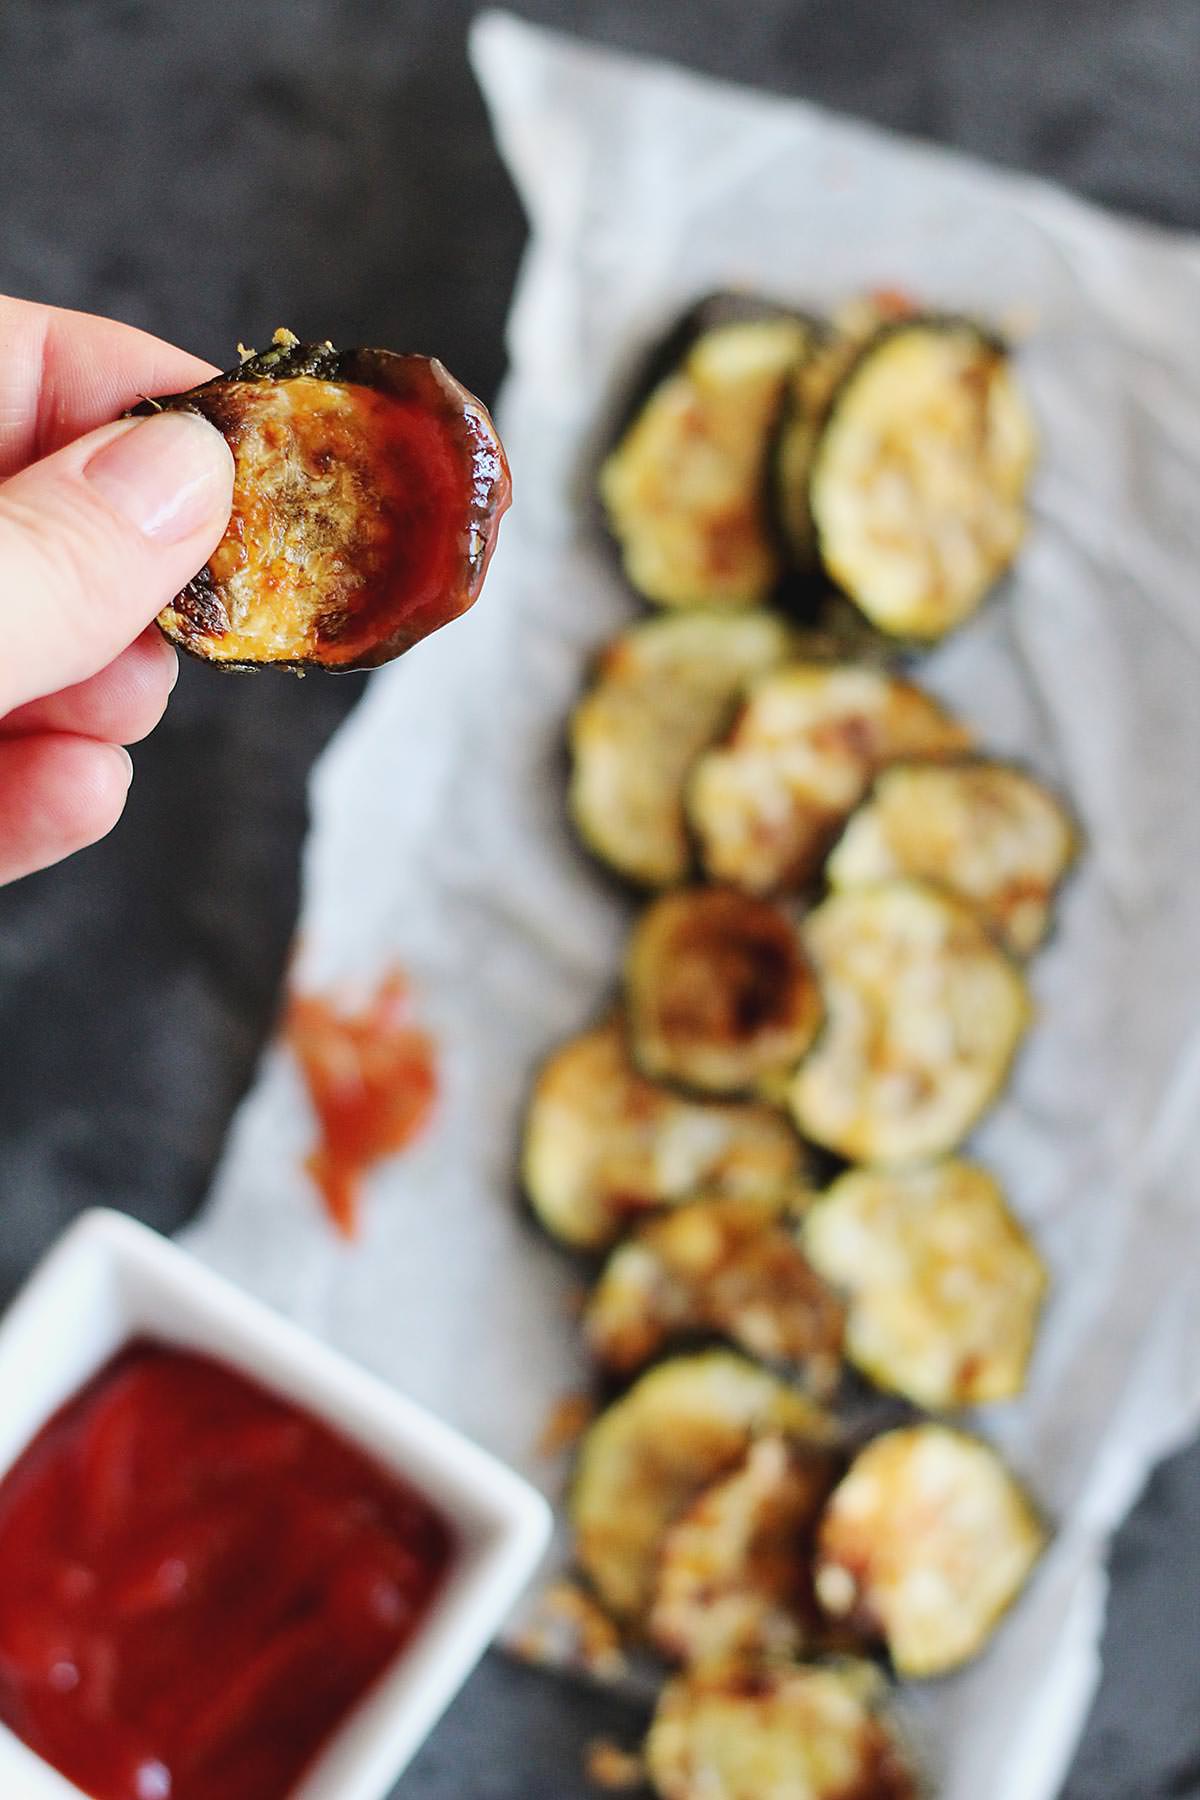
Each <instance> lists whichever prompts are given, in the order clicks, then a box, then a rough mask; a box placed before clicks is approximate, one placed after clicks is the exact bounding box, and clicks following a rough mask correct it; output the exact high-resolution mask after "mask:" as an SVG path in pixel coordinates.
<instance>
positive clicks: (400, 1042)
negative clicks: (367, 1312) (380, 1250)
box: [284, 971, 438, 1238]
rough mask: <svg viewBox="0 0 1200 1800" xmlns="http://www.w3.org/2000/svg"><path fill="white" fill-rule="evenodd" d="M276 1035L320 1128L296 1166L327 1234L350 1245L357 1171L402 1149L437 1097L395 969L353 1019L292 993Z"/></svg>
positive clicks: (432, 1055)
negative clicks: (312, 1187) (321, 1208)
mask: <svg viewBox="0 0 1200 1800" xmlns="http://www.w3.org/2000/svg"><path fill="white" fill-rule="evenodd" d="M284 1036H285V1038H286V1040H287V1042H288V1043H289V1044H290V1046H291V1048H292V1052H293V1054H294V1055H295V1057H296V1060H297V1062H298V1063H299V1065H300V1069H301V1072H302V1073H303V1075H304V1080H305V1083H306V1085H307V1087H308V1091H309V1094H310V1096H311V1098H312V1103H313V1109H314V1111H315V1112H316V1115H317V1122H318V1125H319V1126H320V1133H321V1135H320V1141H319V1142H318V1144H317V1147H316V1149H315V1150H314V1151H313V1152H312V1154H311V1155H310V1156H309V1157H308V1159H307V1161H306V1163H305V1167H306V1168H307V1169H308V1171H309V1173H310V1174H311V1175H312V1177H313V1180H314V1181H315V1182H316V1184H317V1186H318V1188H319V1189H320V1191H321V1196H322V1198H323V1199H324V1202H325V1205H326V1207H327V1209H328V1212H329V1216H330V1218H331V1219H332V1220H333V1222H334V1224H335V1225H336V1227H337V1229H338V1230H339V1231H340V1232H341V1233H342V1235H343V1237H347V1238H352V1237H353V1236H354V1235H355V1233H356V1231H357V1228H358V1202H359V1196H360V1193H361V1191H362V1183H363V1177H364V1175H365V1174H366V1172H367V1170H368V1169H369V1168H370V1167H371V1165H372V1164H373V1163H376V1162H379V1161H380V1160H381V1159H382V1158H383V1157H385V1156H392V1155H394V1154H395V1152H396V1151H398V1150H403V1149H404V1148H405V1147H406V1146H407V1145H408V1144H411V1143H412V1141H413V1139H414V1138H416V1137H418V1136H419V1135H420V1133H421V1132H422V1131H423V1130H424V1128H425V1126H426V1125H427V1123H428V1122H429V1118H430V1115H431V1113H432V1111H433V1107H434V1102H435V1101H436V1099H437V1091H438V1082H437V1060H436V1049H435V1045H434V1042H433V1039H432V1038H431V1037H430V1035H429V1033H428V1032H427V1031H423V1030H421V1028H420V1027H419V1026H416V1025H414V1024H412V1022H411V1020H410V1018H409V1000H408V983H407V981H406V980H405V978H404V976H403V975H402V974H401V973H400V972H399V971H393V972H392V973H391V974H390V975H388V976H387V977H386V978H385V980H384V981H383V982H382V984H381V985H380V987H379V989H378V990H377V992H376V993H375V995H374V996H373V998H372V999H371V1000H370V1001H368V1003H367V1004H366V1005H365V1006H364V1007H363V1008H362V1009H361V1010H360V1011H357V1012H349V1011H346V1010H344V1009H342V1008H340V1007H338V1006H336V1005H335V1004H334V1003H332V1002H331V1001H329V1000H328V999H325V998H323V997H322V996H320V995H317V994H301V993H297V994H293V996H292V999H291V1001H290V1003H289V1005H288V1011H287V1017H286V1020H285V1022H284Z"/></svg>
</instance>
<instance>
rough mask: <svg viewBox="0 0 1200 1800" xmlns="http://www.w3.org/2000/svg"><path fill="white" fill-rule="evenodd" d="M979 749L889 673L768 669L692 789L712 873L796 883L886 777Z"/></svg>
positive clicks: (740, 882) (754, 885)
mask: <svg viewBox="0 0 1200 1800" xmlns="http://www.w3.org/2000/svg"><path fill="white" fill-rule="evenodd" d="M969 744H970V736H969V733H968V732H967V730H966V727H965V726H963V725H961V724H960V723H959V722H958V721H957V720H956V719H952V718H951V717H950V715H949V714H948V713H946V712H945V711H944V710H943V709H942V707H940V706H939V705H938V703H937V702H936V701H935V700H934V699H932V698H931V697H930V696H929V695H928V694H925V693H922V691H921V690H920V689H919V688H917V687H914V686H913V685H912V684H911V683H910V682H907V681H900V680H898V679H897V678H896V677H895V676H891V675H887V674H885V673H883V672H882V671H881V670H877V669H869V668H859V667H855V666H852V665H850V664H834V665H827V664H822V663H791V664H789V665H788V666H787V667H785V668H782V669H778V670H775V671H773V672H771V673H768V674H766V675H764V676H762V677H760V678H759V680H757V681H756V682H755V683H754V684H753V686H752V687H751V688H750V689H749V692H748V695H747V698H746V702H745V704H744V706H743V707H742V710H741V713H740V715H739V716H738V719H737V721H736V723H735V725H734V727H733V730H732V731H731V733H730V735H729V738H728V739H727V741H726V742H725V743H724V744H722V745H720V746H719V747H718V748H716V749H713V750H709V751H707V752H706V753H705V754H704V755H703V756H701V757H700V759H699V761H698V762H697V764H696V768H695V771H694V773H693V776H692V780H691V783H690V785H689V789H688V797H687V799H688V813H689V817H690V819H691V823H692V827H693V829H694V830H695V833H696V836H697V838H698V840H699V844H700V853H701V860H702V861H703V864H704V867H705V869H706V870H707V872H708V874H709V875H711V876H712V877H713V878H714V879H715V880H718V881H728V882H732V883H733V884H734V885H735V886H737V887H741V888H745V889H747V890H748V891H749V892H750V893H755V894H766V893H771V892H774V891H776V890H778V889H781V888H788V887H796V886H798V885H800V884H802V883H804V882H806V881H808V880H809V879H811V877H812V876H813V875H814V874H815V873H816V871H817V869H818V867H819V866H820V863H821V859H822V858H823V856H824V855H825V852H826V850H827V849H828V848H829V845H830V843H831V842H832V840H833V838H834V837H835V836H836V834H837V832H838V830H839V829H840V828H841V826H842V824H843V822H844V821H845V819H846V817H847V815H848V814H849V813H850V812H851V811H852V810H853V808H854V807H855V806H857V805H858V802H859V801H860V800H861V799H862V797H863V794H864V793H865V792H866V789H867V787H868V785H869V783H870V781H871V779H872V777H873V776H874V775H875V773H876V772H877V770H879V769H881V768H883V767H884V765H885V764H887V763H890V762H895V761H897V760H898V759H899V758H901V757H913V756H928V757H943V756H957V755H960V754H961V753H962V751H963V750H965V749H966V748H967V747H968V746H969Z"/></svg>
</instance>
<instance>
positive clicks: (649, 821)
mask: <svg viewBox="0 0 1200 1800" xmlns="http://www.w3.org/2000/svg"><path fill="white" fill-rule="evenodd" d="M790 643H791V633H790V631H789V629H788V627H787V625H786V624H785V623H784V621H783V620H782V619H779V618H776V617H775V616H773V615H772V614H770V613H765V612H759V611H751V612H738V613H729V614H722V613H713V612H711V611H703V612H702V611H690V612H681V613H675V614H672V615H670V616H668V617H665V618H658V619H649V620H645V621H643V622H642V623H641V624H638V625H635V626H633V627H632V628H631V629H630V630H629V631H625V632H622V633H621V635H620V637H617V638H614V639H613V640H612V642H611V643H610V644H608V645H606V646H605V648H604V650H603V651H602V652H601V654H600V656H599V658H598V659H597V664H596V670H595V677H594V680H593V682H592V684H591V686H590V687H589V689H588V691H587V693H586V694H585V695H584V696H583V699H582V700H581V701H580V702H579V705H578V706H577V707H576V709H575V711H574V713H573V714H572V717H571V730H570V741H571V785H570V795H569V799H570V808H571V816H572V818H573V820H574V822H575V825H576V828H577V830H578V831H579V834H580V836H581V837H582V839H583V841H584V843H585V844H586V846H587V848H588V849H589V850H590V851H591V852H592V853H593V855H595V856H598V857H599V858H600V859H601V860H602V861H603V862H604V863H606V864H607V865H608V866H609V867H610V868H612V869H614V870H615V871H616V872H617V874H618V875H620V876H622V877H624V879H626V880H627V881H633V882H637V883H639V884H640V885H643V886H646V887H665V886H666V885H667V884H668V883H670V882H673V881H682V880H683V879H684V877H685V876H686V875H687V873H688V870H689V869H690V867H691V864H692V847H691V843H690V841H689V838H688V830H687V822H686V819H685V817H684V807H683V795H684V787H685V785H686V780H687V774H688V770H689V769H690V768H691V766H692V763H693V762H694V761H695V759H696V757H697V756H698V755H699V754H700V752H701V751H702V750H705V749H707V748H708V746H709V745H710V744H712V743H714V742H715V741H716V739H717V738H718V737H719V736H720V735H721V733H722V731H723V730H724V729H725V727H726V725H727V724H728V723H729V719H730V715H731V714H732V712H733V709H734V707H735V705H736V703H737V701H738V699H739V697H740V695H741V693H742V690H743V688H744V687H745V685H746V683H747V682H748V681H749V680H751V679H752V678H753V677H754V676H755V675H759V674H761V673H762V672H763V671H764V670H765V669H768V668H771V667H773V666H774V665H775V664H776V663H780V662H782V661H783V659H784V657H785V656H786V655H787V653H788V649H789V646H790Z"/></svg>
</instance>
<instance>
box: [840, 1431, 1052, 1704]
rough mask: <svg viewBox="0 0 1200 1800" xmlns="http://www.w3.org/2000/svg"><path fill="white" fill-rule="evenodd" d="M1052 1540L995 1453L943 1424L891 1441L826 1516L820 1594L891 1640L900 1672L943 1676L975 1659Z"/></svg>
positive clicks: (888, 1437)
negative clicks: (1048, 1540)
mask: <svg viewBox="0 0 1200 1800" xmlns="http://www.w3.org/2000/svg"><path fill="white" fill-rule="evenodd" d="M1045 1541H1046V1533H1045V1530H1044V1527H1043V1525H1042V1523H1041V1520H1040V1519H1039V1518H1038V1516H1037V1513H1036V1512H1035V1511H1034V1508H1033V1506H1032V1505H1031V1503H1030V1501H1029V1499H1028V1498H1027V1496H1026V1495H1025V1493H1024V1492H1023V1491H1022V1489H1021V1488H1020V1487H1019V1486H1018V1484H1017V1482H1016V1481H1015V1480H1014V1479H1013V1477H1012V1476H1011V1475H1010V1474H1009V1472H1008V1470H1007V1469H1006V1468H1005V1466H1004V1464H1003V1463H1002V1462H1001V1460H1000V1458H999V1456H997V1454H996V1452H995V1451H994V1450H993V1449H992V1448H991V1446H990V1445H989V1444H984V1443H982V1442H981V1441H980V1440H979V1439H978V1438H973V1437H968V1436H967V1435H966V1434H965V1433H964V1432H961V1431H953V1430H951V1429H950V1428H949V1427H948V1426H945V1425H933V1424H922V1425H910V1426H905V1427H903V1428H902V1429H901V1430H899V1431H889V1432H886V1433H885V1434H884V1435H883V1436H882V1437H879V1438H875V1439H874V1441H873V1442H871V1443H870V1444H868V1445H867V1447H866V1448H865V1449H864V1450H862V1451H860V1452H859V1454H858V1456H856V1457H855V1459H854V1461H853V1463H852V1464H851V1466H850V1469H849V1471H848V1473H847V1474H846V1475H845V1476H844V1477H843V1478H842V1480H841V1482H840V1483H839V1484H838V1486H837V1488H836V1489H835V1491H834V1494H833V1496H832V1498H831V1500H830V1501H829V1504H828V1506H827V1507H826V1509H825V1516H824V1518H823V1520H822V1521H821V1526H820V1531H819V1533H818V1547H817V1575H816V1583H817V1597H818V1599H819V1600H820V1602H821V1604H822V1606H823V1607H824V1608H825V1610H826V1611H827V1612H828V1613H830V1614H831V1615H832V1616H833V1617H834V1618H838V1619H844V1620H847V1621H849V1622H852V1623H854V1624H856V1625H857V1626H858V1627H859V1628H860V1629H862V1630H863V1631H869V1632H871V1633H872V1634H873V1635H875V1636H877V1637H880V1638H882V1640H883V1642H884V1643H885V1644H886V1646H887V1649H888V1653H889V1655H890V1657H891V1660H892V1666H893V1668H894V1669H895V1671H896V1673H897V1675H901V1676H909V1677H914V1678H915V1677H920V1676H925V1675H942V1674H945V1673H946V1672H947V1671H948V1670H950V1669H957V1668H958V1667H959V1666H960V1665H961V1664H963V1663H965V1662H969V1661H970V1659H971V1658H972V1657H973V1656H977V1655H978V1654H979V1652H980V1651H981V1650H982V1649H983V1647H984V1645H985V1644H986V1643H987V1641H988V1639H989V1638H990V1637H991V1635H992V1633H993V1631H994V1630H995V1628H996V1625H997V1624H998V1622H999V1620H1000V1618H1001V1616H1002V1614H1003V1613H1004V1612H1005V1611H1006V1610H1007V1608H1008V1607H1009V1606H1010V1605H1011V1604H1012V1602H1013V1601H1014V1600H1015V1599H1016V1597H1017V1595H1018V1594H1019V1593H1020V1591H1021V1589H1022V1588H1023V1587H1024V1585H1025V1583H1026V1581H1027V1580H1028V1578H1029V1574H1030V1572H1031V1570H1032V1568H1033V1566H1034V1564H1035V1563H1036V1561H1037V1559H1038V1557H1039V1556H1040V1554H1041V1552H1042V1549H1043V1548H1044V1545H1045Z"/></svg>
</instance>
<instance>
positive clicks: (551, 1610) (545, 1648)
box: [510, 1576, 628, 1681]
mask: <svg viewBox="0 0 1200 1800" xmlns="http://www.w3.org/2000/svg"><path fill="white" fill-rule="evenodd" d="M510 1647H511V1649H512V1650H513V1651H514V1653H515V1654H516V1655H517V1656H519V1657H520V1658H521V1659H522V1661H524V1662H528V1663H534V1664H536V1665H537V1666H539V1667H541V1668H547V1669H574V1670H576V1671H578V1672H579V1673H581V1674H585V1675H591V1676H594V1677H595V1678H596V1679H597V1680H600V1681H616V1680H618V1679H620V1677H621V1676H623V1675H624V1674H625V1672H626V1669H627V1666H628V1665H627V1663H626V1659H625V1653H624V1651H623V1650H622V1649H621V1634H620V1632H619V1630H618V1629H617V1626H616V1624H615V1623H614V1621H613V1620H612V1619H610V1618H609V1616H608V1614H607V1613H606V1612H605V1611H604V1608H603V1607H602V1606H601V1605H600V1603H599V1601H598V1600H596V1599H594V1598H593V1597H592V1595H591V1594H589V1593H588V1592H587V1591H586V1589H584V1588H582V1587H580V1585H579V1583H578V1582H576V1581H572V1580H570V1579H569V1578H567V1577H565V1576H564V1577H563V1578H562V1579H561V1580H559V1581H553V1582H551V1583H550V1585H549V1587H547V1588H546V1590H545V1592H544V1593H542V1594H541V1595H539V1597H538V1599H537V1601H536V1603H535V1605H534V1609H533V1613H532V1615H531V1617H530V1619H529V1620H528V1622H527V1623H526V1624H525V1625H524V1626H522V1628H521V1630H520V1631H519V1632H518V1633H517V1635H516V1637H515V1638H514V1639H513V1640H512V1643H511V1646H510Z"/></svg>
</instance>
